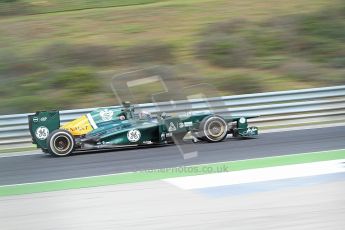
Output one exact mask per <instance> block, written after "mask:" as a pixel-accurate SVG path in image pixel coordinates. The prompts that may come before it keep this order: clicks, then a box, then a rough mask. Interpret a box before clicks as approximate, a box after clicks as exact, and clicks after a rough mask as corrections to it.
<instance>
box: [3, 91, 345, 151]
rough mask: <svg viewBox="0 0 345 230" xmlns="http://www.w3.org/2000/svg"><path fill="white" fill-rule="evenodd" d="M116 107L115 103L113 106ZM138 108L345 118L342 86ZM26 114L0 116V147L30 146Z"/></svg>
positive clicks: (265, 118)
mask: <svg viewBox="0 0 345 230" xmlns="http://www.w3.org/2000/svg"><path fill="white" fill-rule="evenodd" d="M114 107H118V106H114ZM136 108H137V109H142V110H147V111H150V112H152V113H157V112H162V111H164V112H168V113H178V112H184V111H190V110H193V111H210V110H212V111H214V112H216V113H219V114H231V115H233V116H241V115H260V118H257V119H255V120H254V122H255V123H257V124H259V126H261V127H262V126H279V125H289V126H291V125H294V124H296V125H300V124H303V123H310V122H339V121H345V85H343V86H334V87H324V88H312V89H303V90H290V91H280V92H268V93H256V94H245V95H236V96H226V97H216V98H208V99H193V100H185V101H175V102H174V103H171V102H161V103H147V104H139V105H137V106H136ZM93 109H94V108H88V109H77V110H65V111H60V114H61V121H62V123H65V122H68V121H71V120H73V119H75V118H77V117H79V116H81V115H82V114H85V113H88V112H90V111H92V110H93ZM28 115H29V114H14V115H2V116H0V148H8V147H11V146H13V145H15V146H16V147H19V146H20V147H21V146H23V147H24V146H30V145H31V144H30V143H31V137H30V134H29V130H28V119H27V116H28Z"/></svg>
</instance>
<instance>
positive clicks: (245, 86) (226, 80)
mask: <svg viewBox="0 0 345 230" xmlns="http://www.w3.org/2000/svg"><path fill="white" fill-rule="evenodd" d="M212 80H213V81H212V84H214V85H215V86H217V88H218V89H219V90H222V91H225V92H229V91H231V92H233V93H234V94H246V93H258V92H263V91H264V82H262V80H260V78H259V77H258V76H253V75H245V74H236V75H222V76H215V78H214V79H212Z"/></svg>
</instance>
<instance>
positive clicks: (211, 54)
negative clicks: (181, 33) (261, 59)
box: [197, 34, 253, 67]
mask: <svg viewBox="0 0 345 230" xmlns="http://www.w3.org/2000/svg"><path fill="white" fill-rule="evenodd" d="M252 54H253V51H252V48H251V46H250V44H249V42H248V41H247V40H246V39H245V38H244V37H240V36H235V35H224V34H214V35H212V36H207V37H204V38H203V40H202V41H201V42H200V43H199V44H198V45H197V55H198V56H199V57H200V58H202V59H205V60H207V61H209V62H210V63H211V64H214V65H216V66H220V67H244V66H247V65H248V64H249V62H250V59H251V57H252Z"/></svg>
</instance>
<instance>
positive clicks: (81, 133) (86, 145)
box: [29, 103, 258, 156]
mask: <svg viewBox="0 0 345 230" xmlns="http://www.w3.org/2000/svg"><path fill="white" fill-rule="evenodd" d="M249 118H253V117H248V116H241V117H233V116H219V115H216V114H213V113H207V112H191V113H184V114H179V115H176V116H167V115H165V114H161V115H157V116H156V117H153V116H151V115H150V114H149V113H147V112H138V113H136V112H135V110H134V106H132V105H130V104H129V103H124V104H123V106H122V107H116V108H115V107H109V108H99V109H96V110H93V111H92V112H90V113H88V114H85V115H83V116H81V117H79V118H77V119H75V120H73V121H71V122H68V123H66V124H64V125H62V126H61V125H60V114H59V112H58V111H40V112H36V113H35V114H33V115H29V128H30V133H31V136H32V140H33V143H34V144H36V145H37V148H41V149H42V151H43V152H46V153H50V154H51V155H54V156H68V155H71V154H72V153H73V152H76V151H82V150H86V151H87V150H95V149H112V148H119V147H129V146H131V147H135V146H137V147H140V146H145V145H165V144H171V143H176V144H179V143H182V141H181V140H182V139H183V137H184V136H185V135H186V134H187V133H190V134H191V135H190V136H191V137H192V140H193V141H194V142H198V141H206V142H220V141H223V140H224V139H225V138H226V137H227V134H232V135H233V136H234V137H252V136H256V135H258V128H257V127H248V123H247V120H248V119H249Z"/></svg>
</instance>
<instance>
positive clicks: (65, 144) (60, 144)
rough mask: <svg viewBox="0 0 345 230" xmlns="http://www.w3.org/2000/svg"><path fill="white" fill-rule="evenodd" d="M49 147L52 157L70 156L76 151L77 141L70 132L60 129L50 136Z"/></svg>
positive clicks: (48, 139)
mask: <svg viewBox="0 0 345 230" xmlns="http://www.w3.org/2000/svg"><path fill="white" fill-rule="evenodd" d="M47 145H48V151H49V153H50V154H51V155H54V156H58V157H62V156H68V155H70V154H71V153H72V152H73V150H74V147H75V140H74V137H73V135H72V134H71V133H70V132H68V131H66V130H63V129H58V130H55V131H54V132H52V133H51V134H50V135H49V136H48V138H47Z"/></svg>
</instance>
